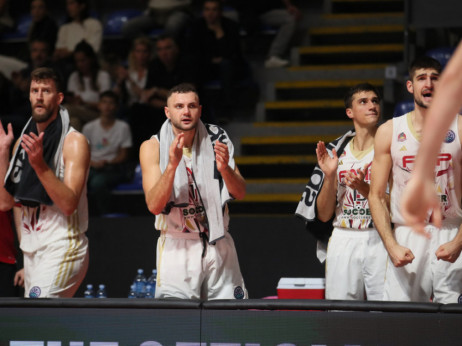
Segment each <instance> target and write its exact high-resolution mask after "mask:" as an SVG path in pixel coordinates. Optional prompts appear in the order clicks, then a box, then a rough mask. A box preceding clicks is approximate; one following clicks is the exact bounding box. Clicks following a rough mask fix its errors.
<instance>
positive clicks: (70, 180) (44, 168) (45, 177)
mask: <svg viewBox="0 0 462 346" xmlns="http://www.w3.org/2000/svg"><path fill="white" fill-rule="evenodd" d="M43 136H44V132H42V133H41V134H40V135H39V136H37V135H35V134H33V133H31V134H30V135H26V134H24V135H23V141H22V142H21V146H22V148H23V149H24V150H25V151H26V152H27V155H28V157H29V162H30V164H31V167H32V168H33V169H34V171H35V172H36V174H37V177H38V178H39V180H40V182H41V183H42V185H43V187H44V188H45V190H46V191H47V193H48V195H49V196H50V198H51V199H52V201H53V203H54V204H55V205H56V206H57V207H58V208H59V209H60V210H61V211H62V212H63V213H64V214H66V215H71V214H72V213H73V212H74V211H75V209H77V206H78V204H79V200H80V196H81V194H82V191H83V189H84V187H85V182H86V177H87V173H88V167H89V164H90V148H89V145H88V142H87V140H86V138H85V136H83V135H82V134H80V133H78V132H71V133H70V134H68V135H67V136H66V138H65V140H64V146H63V160H64V166H65V170H64V180H63V181H61V180H59V179H58V177H57V176H56V175H55V172H53V171H52V170H51V169H50V167H49V166H48V165H47V163H46V162H45V161H44V159H43Z"/></svg>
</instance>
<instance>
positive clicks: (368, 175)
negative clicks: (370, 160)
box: [338, 165, 371, 184]
mask: <svg viewBox="0 0 462 346" xmlns="http://www.w3.org/2000/svg"><path fill="white" fill-rule="evenodd" d="M370 167H371V166H370V165H369V167H367V171H366V176H365V177H364V181H366V182H369V181H370V180H371V169H370ZM358 171H359V169H345V170H343V171H340V172H338V181H339V182H340V183H342V184H343V183H344V182H343V180H344V178H345V176H346V175H347V174H348V173H349V172H353V173H356V174H358Z"/></svg>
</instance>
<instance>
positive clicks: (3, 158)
mask: <svg viewBox="0 0 462 346" xmlns="http://www.w3.org/2000/svg"><path fill="white" fill-rule="evenodd" d="M13 140H14V136H13V127H12V125H11V124H8V125H7V132H5V130H4V128H3V125H2V123H1V121H0V179H1V180H0V183H1V186H0V210H2V211H7V210H10V209H11V208H13V205H14V198H13V196H11V195H10V194H9V193H8V191H6V190H5V188H4V187H3V186H4V181H5V176H6V172H7V171H8V165H9V161H10V147H11V143H13Z"/></svg>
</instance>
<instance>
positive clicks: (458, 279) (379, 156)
mask: <svg viewBox="0 0 462 346" xmlns="http://www.w3.org/2000/svg"><path fill="white" fill-rule="evenodd" d="M440 73H441V65H440V64H439V62H438V61H436V60H434V59H432V58H430V57H420V58H418V59H417V60H415V61H414V62H413V64H412V65H411V67H410V70H409V80H408V81H407V83H406V86H407V90H408V91H409V92H410V93H411V94H413V96H414V104H415V109H414V111H412V112H410V113H407V114H405V115H403V116H401V117H398V118H394V119H392V120H389V121H388V122H386V123H385V124H383V125H382V126H380V128H379V129H378V131H377V135H376V141H375V146H374V149H375V156H374V161H373V164H372V177H371V190H370V195H369V202H370V206H371V211H372V216H373V220H374V224H375V226H376V227H377V230H378V231H379V233H380V236H381V237H382V240H383V242H384V245H385V248H386V249H387V251H388V254H389V261H390V262H391V263H390V264H389V265H388V266H387V273H386V280H385V287H384V299H385V300H397V301H421V302H428V301H430V300H433V301H434V302H437V303H457V301H458V298H459V297H460V295H461V293H462V259H461V258H459V254H460V252H461V250H462V242H460V241H459V240H458V239H459V237H460V234H459V233H460V232H459V227H460V224H461V222H462V210H461V207H460V200H461V190H462V188H461V179H462V175H461V160H462V154H461V142H460V141H461V138H462V136H461V134H462V132H461V131H462V129H461V121H460V119H459V116H457V118H456V115H455V114H454V121H453V123H452V125H451V128H450V130H449V131H448V133H447V136H446V139H445V143H444V144H443V145H442V146H441V149H440V153H439V155H438V160H437V164H436V166H435V182H436V189H437V193H438V195H439V198H440V207H441V211H442V214H443V216H444V218H445V219H444V220H443V225H442V228H441V229H437V228H436V227H434V226H433V225H431V224H430V222H431V215H428V218H427V221H428V224H427V226H426V227H425V229H426V231H427V232H428V233H429V235H430V237H423V236H421V235H420V234H417V233H414V232H412V229H411V228H410V227H408V226H406V225H405V222H404V219H403V217H402V215H401V212H400V202H401V196H402V193H403V190H404V188H405V186H406V184H407V183H408V181H409V179H410V177H411V171H412V169H413V165H414V160H415V156H416V154H417V151H418V148H419V146H420V139H421V138H420V137H421V132H422V128H423V123H424V119H425V116H426V114H427V111H428V107H429V105H430V103H431V101H432V98H433V93H434V91H435V87H436V86H437V83H438V79H439V76H440ZM389 180H390V181H391V183H390V186H391V194H390V198H391V200H390V209H389V208H388V207H387V204H386V200H385V189H386V186H387V183H389ZM391 222H393V224H394V230H392V227H391ZM391 264H393V265H391Z"/></svg>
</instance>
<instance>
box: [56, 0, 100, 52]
mask: <svg viewBox="0 0 462 346" xmlns="http://www.w3.org/2000/svg"><path fill="white" fill-rule="evenodd" d="M66 11H67V15H68V21H67V22H66V23H65V24H63V25H61V26H60V28H59V30H58V40H57V42H56V49H55V52H54V59H55V60H61V59H66V58H71V57H72V53H73V51H74V49H75V47H76V46H77V44H78V43H79V42H81V41H82V40H85V41H86V42H87V43H88V44H90V45H91V47H92V48H93V50H94V51H95V52H96V53H99V51H100V48H101V42H102V39H103V26H102V24H101V22H100V21H99V20H98V19H95V18H91V17H90V8H89V4H88V0H66Z"/></svg>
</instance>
